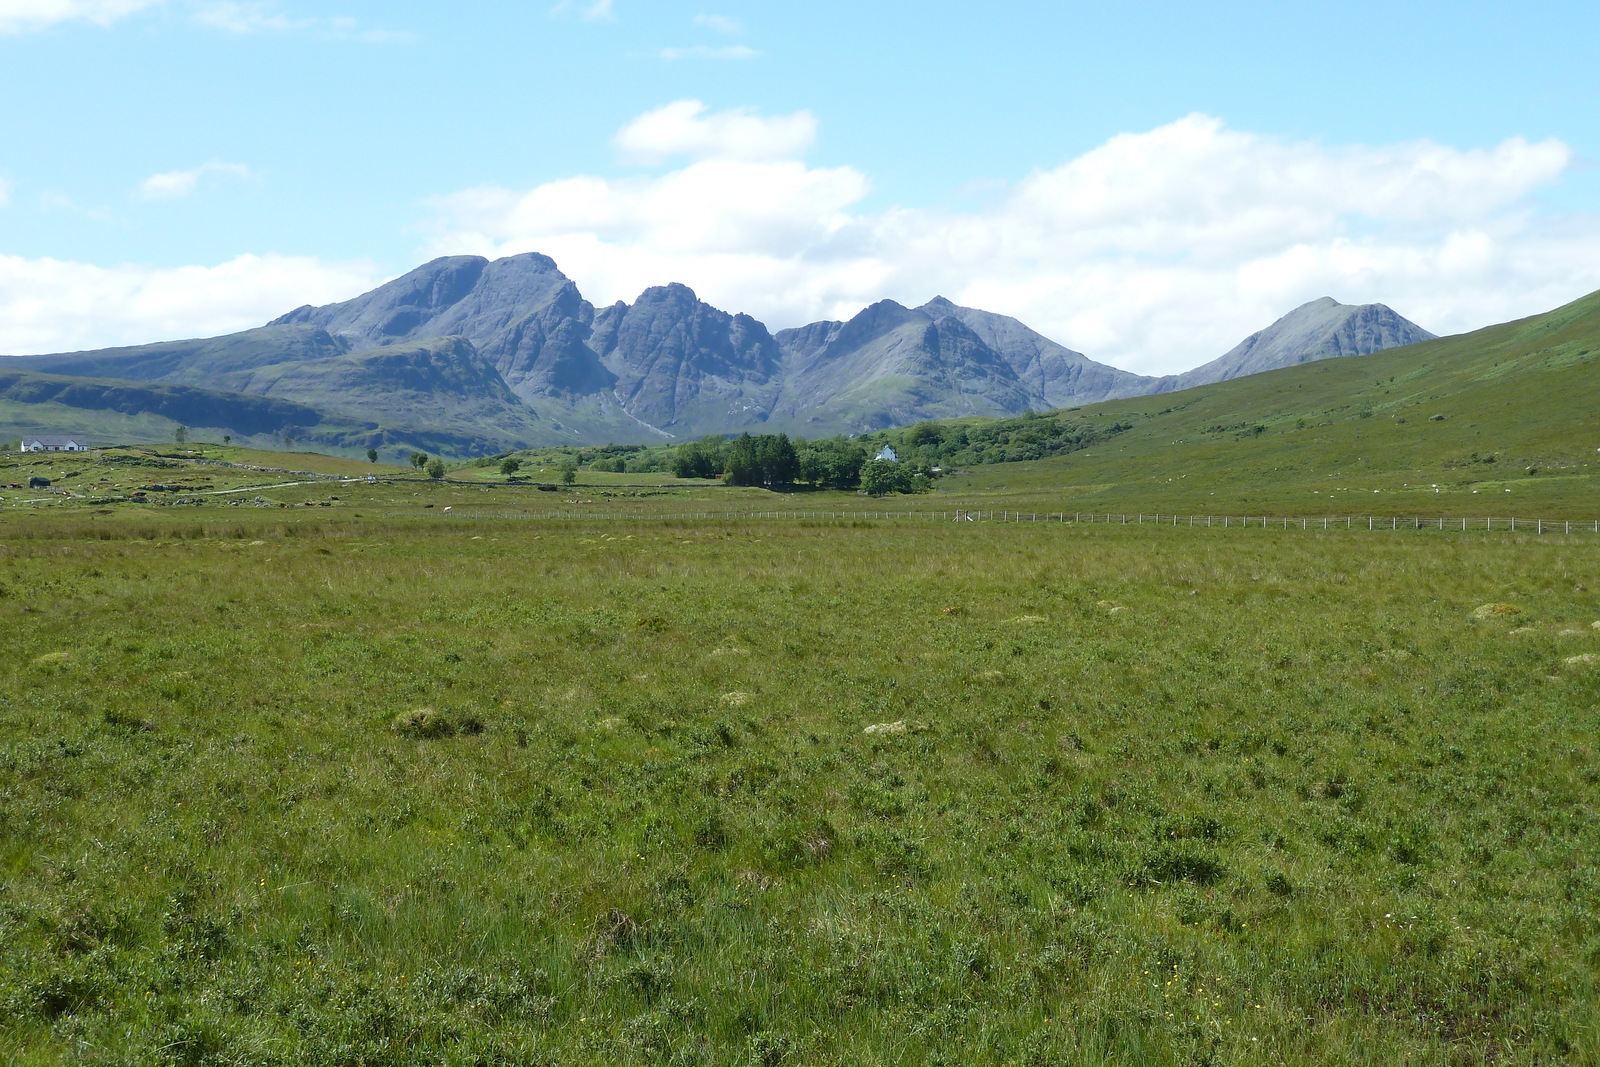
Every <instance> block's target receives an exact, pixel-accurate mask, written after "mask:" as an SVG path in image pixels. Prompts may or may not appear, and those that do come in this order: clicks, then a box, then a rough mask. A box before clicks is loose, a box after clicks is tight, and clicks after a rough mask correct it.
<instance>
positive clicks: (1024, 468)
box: [873, 293, 1600, 516]
mask: <svg viewBox="0 0 1600 1067" xmlns="http://www.w3.org/2000/svg"><path fill="white" fill-rule="evenodd" d="M1596 397H1600V293H1596V294H1592V295H1590V296H1587V297H1584V298H1583V299H1582V300H1578V301H1575V302H1574V303H1572V304H1568V305H1567V306H1565V307H1562V308H1559V309H1557V310H1556V311H1553V312H1550V313H1549V314H1546V315H1538V316H1535V317H1533V318H1529V319H1523V320H1520V321H1518V322H1511V323H1506V324H1503V325H1499V326H1493V327H1490V328H1488V329H1484V330H1479V331H1476V332H1474V333H1469V334H1462V335H1459V336H1455V337H1446V338H1440V339H1438V340H1435V341H1428V342H1425V343H1422V344H1417V345H1410V346H1407V347H1405V348H1397V349H1391V350H1389V351H1385V352H1379V353H1375V354H1373V355H1369V356H1357V357H1351V358H1347V359H1337V360H1325V361H1322V362H1318V363H1311V364H1305V365H1302V366H1297V367H1289V368H1285V369H1283V370H1278V371H1270V372H1268V373H1265V374H1259V375H1254V376H1251V377H1247V378H1240V379H1236V380H1234V381H1229V382H1223V383H1220V384H1218V385H1212V386H1206V387H1203V388H1199V389H1192V390H1188V391H1186V392H1182V393H1172V394H1166V395H1163V396H1156V397H1138V398H1132V399H1128V400H1116V401H1110V402H1107V403H1104V404H1096V405H1093V406H1090V407H1084V408H1081V409H1072V410H1067V411H1062V412H1057V413H1054V414H1052V415H1050V416H1045V417H1042V418H1041V419H1040V420H1039V423H1040V433H1038V434H1036V435H1034V436H1038V437H1047V436H1048V435H1047V434H1045V433H1044V432H1043V430H1044V426H1045V423H1046V422H1054V423H1056V424H1060V425H1062V426H1064V427H1066V428H1077V427H1081V428H1085V429H1087V430H1089V431H1095V430H1097V429H1098V430H1104V429H1106V428H1109V427H1110V426H1113V425H1116V424H1124V425H1127V426H1129V427H1130V428H1128V429H1126V430H1124V431H1122V432H1119V433H1115V434H1102V436H1103V438H1104V439H1102V440H1097V441H1094V442H1093V443H1091V444H1089V445H1088V447H1086V448H1084V449H1082V450H1081V451H1076V452H1072V453H1070V454H1068V455H1065V456H1056V457H1052V458H1048V459H1042V460H1038V461H1029V462H1018V463H1002V464H994V465H991V464H982V463H976V462H971V460H972V459H974V458H977V457H974V456H972V455H971V454H970V453H969V454H968V455H966V456H958V463H957V465H958V466H960V467H962V468H963V469H964V471H965V473H963V474H961V475H958V476H955V477H951V478H948V479H946V480H945V481H944V482H943V483H942V487H943V488H944V489H945V490H947V491H952V492H956V493H959V494H962V495H976V497H978V498H992V499H994V500H995V501H996V502H997V504H996V506H1001V505H1000V504H999V503H998V501H1001V500H1008V499H1009V500H1016V501H1032V502H1037V503H1039V504H1041V505H1049V506H1052V507H1066V508H1067V509H1068V510H1073V509H1075V508H1082V509H1083V510H1094V509H1098V508H1107V509H1119V510H1145V511H1155V510H1173V511H1195V512H1204V511H1207V510H1210V511H1213V512H1217V513H1221V512H1223V511H1228V510H1231V511H1233V512H1234V513H1239V512H1241V511H1255V510H1259V509H1263V508H1265V509H1271V510H1276V511H1282V512H1287V513H1290V514H1347V513H1352V512H1353V513H1361V514H1365V513H1367V512H1369V511H1372V510H1377V511H1378V512H1379V513H1380V514H1382V513H1390V512H1396V511H1397V510H1398V513H1400V514H1404V513H1407V510H1408V509H1409V510H1421V511H1422V512H1423V513H1430V512H1437V513H1440V514H1468V513H1470V514H1485V513H1498V514H1510V513H1512V512H1514V511H1526V512H1529V513H1541V514H1556V513H1560V514H1569V515H1585V516H1592V515H1594V514H1596V513H1600V453H1597V449H1600V403H1597V402H1596V399H1595V398H1596ZM1008 421H1009V422H1012V423H1018V424H1019V427H1020V429H1022V430H1025V429H1026V425H1025V424H1024V423H1025V420H1008ZM988 425H992V423H989V422H986V421H985V420H963V421H959V422H954V423H935V424H925V425H923V426H919V427H915V428H911V429H907V430H900V431H893V432H891V433H888V434H884V435H879V437H882V438H883V439H888V440H893V441H895V442H896V443H897V445H899V446H900V448H901V454H902V456H903V457H906V458H917V457H919V456H925V457H926V458H927V459H928V460H929V461H931V462H939V461H940V460H941V459H944V460H945V462H947V463H948V462H949V460H948V458H947V457H949V456H951V455H953V454H956V453H959V452H960V451H961V450H960V448H952V447H951V446H952V445H955V444H958V443H959V441H958V439H959V438H960V437H962V436H963V435H965V434H966V433H968V432H970V431H971V430H972V429H974V428H977V427H982V426H988ZM873 439H874V440H876V439H878V438H877V437H875V438H873ZM1027 440H1028V437H1027V435H1023V438H1022V442H1023V443H1024V444H1025V443H1026V442H1027ZM914 442H921V443H920V444H918V443H914ZM1508 491H1509V492H1508Z"/></svg>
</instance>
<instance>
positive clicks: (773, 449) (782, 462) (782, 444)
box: [756, 433, 800, 485]
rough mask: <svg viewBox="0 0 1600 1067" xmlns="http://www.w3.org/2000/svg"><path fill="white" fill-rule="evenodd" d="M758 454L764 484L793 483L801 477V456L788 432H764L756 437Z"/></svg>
mask: <svg viewBox="0 0 1600 1067" xmlns="http://www.w3.org/2000/svg"><path fill="white" fill-rule="evenodd" d="M756 454H757V455H758V456H759V457H760V459H761V484H762V485H793V484H794V483H795V481H796V480H797V479H798V478H799V477H800V456H799V453H797V452H796V451H795V447H794V442H792V441H790V440H789V435H788V434H786V433H780V434H762V435H761V436H760V437H758V438H756Z"/></svg>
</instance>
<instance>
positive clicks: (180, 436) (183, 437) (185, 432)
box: [172, 426, 189, 445]
mask: <svg viewBox="0 0 1600 1067" xmlns="http://www.w3.org/2000/svg"><path fill="white" fill-rule="evenodd" d="M172 439H173V440H174V441H176V442H178V444H180V445H181V444H183V443H184V442H185V441H187V440H188V439H189V427H187V426H179V427H178V428H177V429H176V430H173V431H172Z"/></svg>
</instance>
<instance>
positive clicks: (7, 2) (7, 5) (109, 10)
mask: <svg viewBox="0 0 1600 1067" xmlns="http://www.w3.org/2000/svg"><path fill="white" fill-rule="evenodd" d="M164 2H165V0H0V33H25V32H27V31H29V30H39V29H43V28H44V27H46V26H53V25H55V24H56V23H58V22H92V23H94V24H96V25H99V26H109V25H110V24H111V23H113V22H115V21H116V20H117V19H120V18H124V17H126V16H128V15H132V14H134V13H135V12H138V11H143V10H145V9H147V8H152V7H159V6H160V5H161V4H163V3H164Z"/></svg>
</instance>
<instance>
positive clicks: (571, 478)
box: [561, 458, 578, 485]
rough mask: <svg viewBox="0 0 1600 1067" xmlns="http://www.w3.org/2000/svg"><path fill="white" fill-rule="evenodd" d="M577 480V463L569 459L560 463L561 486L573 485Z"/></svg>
mask: <svg viewBox="0 0 1600 1067" xmlns="http://www.w3.org/2000/svg"><path fill="white" fill-rule="evenodd" d="M577 480H578V461H577V460H575V459H571V458H568V459H565V460H563V461H562V463H561V484H562V485H573V484H575V483H576V482H577Z"/></svg>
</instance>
